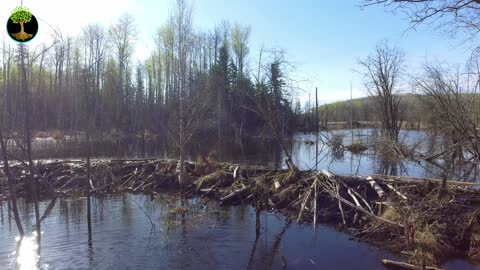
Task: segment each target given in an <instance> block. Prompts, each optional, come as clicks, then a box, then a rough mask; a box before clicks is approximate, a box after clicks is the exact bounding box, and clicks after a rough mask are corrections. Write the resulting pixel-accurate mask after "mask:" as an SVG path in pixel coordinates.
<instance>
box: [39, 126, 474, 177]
mask: <svg viewBox="0 0 480 270" xmlns="http://www.w3.org/2000/svg"><path fill="white" fill-rule="evenodd" d="M377 135H378V134H376V133H375V130H374V129H353V130H332V131H321V132H320V133H319V134H318V136H317V134H315V133H295V134H294V135H293V136H292V137H291V138H290V139H288V140H286V141H285V144H286V147H287V149H288V150H289V151H290V153H291V155H292V159H293V162H294V163H295V164H296V165H297V166H298V167H299V168H300V169H302V170H312V169H319V170H321V169H328V170H330V171H332V172H334V173H336V174H363V175H368V174H386V175H402V176H413V177H429V178H442V177H443V175H444V174H447V175H448V178H449V179H452V180H461V181H468V182H478V181H479V180H478V179H479V177H478V176H479V174H480V166H478V164H475V163H463V164H447V163H446V162H444V161H443V160H441V159H439V160H437V161H436V162H431V163H429V162H426V161H424V160H422V159H417V160H408V159H405V160H402V161H398V162H389V161H386V160H384V159H382V157H381V156H380V155H378V154H377V153H375V152H374V151H373V150H371V149H369V150H367V151H366V152H364V153H357V154H353V153H351V152H349V151H341V152H338V151H336V152H335V151H332V149H331V146H330V145H329V144H328V140H329V139H331V138H332V137H333V136H340V137H341V138H343V145H344V146H348V145H350V144H351V142H352V141H353V142H361V143H363V144H365V145H372V144H374V142H375V140H376V139H377V138H378V137H377ZM214 139H215V138H214ZM214 141H215V140H214ZM214 141H213V142H208V141H206V142H202V143H192V144H191V145H190V152H191V153H194V154H191V155H190V157H189V159H190V160H195V159H196V157H197V155H198V153H201V154H202V155H204V156H207V155H208V154H209V153H211V152H215V155H216V157H217V158H218V159H219V160H220V161H225V162H235V163H240V164H248V165H262V166H269V167H274V168H286V165H285V158H286V156H285V153H284V152H283V151H282V150H281V148H280V147H279V146H278V144H277V143H276V142H275V141H269V140H264V139H259V138H258V139H255V138H253V139H252V138H250V139H248V140H247V139H245V140H244V141H243V143H242V144H238V143H233V142H232V143H229V144H226V145H224V146H223V147H222V148H221V149H219V148H218V147H217V145H216V144H215V142H214ZM400 141H401V142H402V144H404V145H406V146H409V147H415V150H416V151H417V152H418V153H422V154H428V153H439V152H441V150H442V149H443V148H442V147H443V145H442V138H441V136H439V135H435V134H430V133H428V132H426V131H417V130H402V131H401V133H400ZM316 142H318V143H316ZM34 145H35V147H34V148H35V152H36V153H35V155H36V157H37V158H79V157H84V156H85V155H86V153H85V149H86V148H85V145H84V144H82V143H80V142H75V141H69V142H68V141H67V142H62V141H55V140H53V139H51V140H50V139H36V141H35V143H34ZM92 151H93V153H92V154H93V156H95V157H97V158H112V157H113V158H136V157H148V158H177V154H176V153H175V149H170V148H169V147H167V146H166V145H165V144H163V143H162V142H146V143H142V142H138V141H133V142H129V141H122V142H115V143H114V142H107V141H98V142H93V147H92ZM446 171H448V172H447V173H446Z"/></svg>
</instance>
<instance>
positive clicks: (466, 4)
mask: <svg viewBox="0 0 480 270" xmlns="http://www.w3.org/2000/svg"><path fill="white" fill-rule="evenodd" d="M371 5H384V6H385V7H387V8H389V9H390V10H392V11H402V12H404V13H405V14H406V15H407V17H408V18H409V20H410V23H411V26H412V28H415V27H416V26H418V25H419V24H424V23H430V24H434V25H435V26H436V27H438V28H440V29H443V30H446V31H448V32H450V33H452V34H455V33H457V32H458V30H463V31H464V32H466V33H468V34H470V36H471V38H473V37H475V36H476V35H477V34H478V33H479V32H480V13H479V12H478V11H479V9H480V1H479V0H436V1H435V0H363V4H362V6H364V7H365V6H371Z"/></svg>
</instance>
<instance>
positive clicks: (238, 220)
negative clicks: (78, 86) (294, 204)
mask: <svg viewBox="0 0 480 270" xmlns="http://www.w3.org/2000/svg"><path fill="white" fill-rule="evenodd" d="M49 203H50V202H44V203H42V205H41V213H43V212H44V210H45V209H46V208H47V206H48V204H49ZM20 210H21V216H22V221H23V222H24V226H25V227H26V230H27V232H29V233H27V235H29V236H28V237H26V238H25V239H24V240H23V241H22V243H21V244H20V245H19V242H17V240H18V239H16V237H17V235H18V234H17V230H16V227H15V223H14V221H13V219H11V218H9V217H8V212H7V205H6V203H3V205H2V206H1V212H0V222H1V223H0V239H1V245H0V269H283V267H284V262H286V264H287V267H286V269H384V268H383V267H382V266H381V263H380V262H381V259H383V258H389V259H396V257H395V256H393V255H392V254H389V253H388V252H385V251H382V250H380V249H378V248H375V247H372V246H370V245H368V244H365V243H360V242H357V241H352V240H349V236H348V235H347V234H344V233H341V232H338V231H336V230H335V229H334V228H332V227H330V226H326V225H319V226H317V228H316V229H313V228H312V226H311V225H297V224H295V223H291V224H290V223H288V222H287V221H286V220H285V218H284V217H283V216H282V215H281V214H274V213H262V215H261V217H260V221H261V225H262V226H261V234H260V236H259V237H258V238H256V236H255V211H254V209H253V208H252V207H250V206H236V207H220V206H218V204H217V203H215V202H208V201H202V200H200V199H194V200H185V199H182V198H181V197H180V196H179V195H178V194H163V195H157V196H155V197H154V198H152V197H149V196H145V195H133V194H126V193H125V194H118V195H112V196H109V197H106V198H103V199H94V200H93V209H92V223H93V240H92V242H91V244H89V241H88V237H87V235H88V233H87V225H86V200H85V199H84V198H73V199H58V200H57V201H55V204H54V206H53V208H51V211H50V212H49V214H47V216H46V217H45V219H44V221H43V222H42V241H41V245H40V246H37V244H36V243H35V240H34V239H35V238H34V236H32V233H31V232H32V230H33V220H34V216H33V207H32V205H31V204H27V203H25V202H24V201H20ZM37 254H39V255H38V256H37ZM445 268H446V269H478V268H475V267H474V266H472V265H469V264H468V263H465V262H462V261H461V260H456V261H451V262H449V263H447V264H446V265H445Z"/></svg>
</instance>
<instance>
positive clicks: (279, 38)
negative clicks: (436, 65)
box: [0, 0, 472, 103]
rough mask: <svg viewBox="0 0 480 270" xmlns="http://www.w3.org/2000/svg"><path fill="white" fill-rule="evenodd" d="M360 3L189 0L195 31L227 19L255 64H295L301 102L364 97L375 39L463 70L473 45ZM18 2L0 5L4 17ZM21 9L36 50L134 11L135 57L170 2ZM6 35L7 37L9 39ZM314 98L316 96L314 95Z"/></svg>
mask: <svg viewBox="0 0 480 270" xmlns="http://www.w3.org/2000/svg"><path fill="white" fill-rule="evenodd" d="M360 1H361V0H342V1H326V0H192V4H193V23H194V26H195V29H196V30H204V31H207V30H210V29H213V27H214V26H215V25H216V24H218V23H220V22H221V21H222V20H228V21H230V22H231V23H234V22H238V23H240V24H244V25H250V26H251V28H252V32H251V37H250V48H251V52H250V59H251V63H252V64H254V63H255V62H256V59H257V58H258V53H259V50H260V48H261V47H262V46H263V47H265V48H266V49H269V48H281V49H284V50H285V51H286V52H287V59H288V60H290V61H291V62H292V63H294V64H295V66H296V71H295V72H294V73H292V74H290V77H292V78H293V79H295V80H297V81H299V82H300V83H299V86H300V87H301V88H303V89H304V91H299V95H300V96H301V98H302V101H305V100H306V99H307V98H308V93H311V94H313V93H314V89H315V87H318V89H319V99H320V102H321V103H324V102H329V101H334V100H343V99H348V98H349V97H350V82H352V85H353V96H354V97H361V96H365V91H364V90H363V87H362V82H361V78H360V76H359V75H358V74H357V73H355V72H354V71H353V69H355V68H356V67H357V66H356V62H357V60H358V59H359V58H365V57H366V56H367V55H368V54H369V53H370V52H371V51H372V50H373V49H374V47H375V45H376V44H377V43H378V42H381V41H384V40H389V42H390V44H393V45H396V46H398V47H400V48H402V49H403V50H404V51H405V53H406V60H407V65H408V67H409V71H410V72H412V73H415V72H419V71H420V68H421V65H422V64H423V63H424V62H425V61H426V60H428V61H440V62H446V63H449V64H453V65H460V66H463V64H464V63H465V61H466V59H467V57H468V55H469V51H470V50H471V46H472V45H471V44H465V43H463V42H462V40H463V39H462V36H461V35H460V36H458V37H457V38H456V39H452V38H450V37H446V36H443V35H442V34H441V33H440V32H438V31H435V30H434V29H433V27H430V26H422V27H419V28H418V29H417V30H416V31H413V30H408V28H409V24H408V21H407V20H405V18H404V17H403V16H402V14H396V15H394V14H392V13H390V12H387V11H385V9H384V8H383V7H369V8H365V9H361V8H360V7H359V4H360ZM19 3H20V1H11V0H10V1H2V2H0V16H1V17H4V18H5V21H6V20H7V18H8V16H9V12H10V11H11V10H12V9H13V8H14V7H15V6H17V5H19ZM23 3H24V6H27V7H29V8H30V10H31V11H32V13H33V14H34V15H35V16H36V17H37V18H39V19H40V31H39V34H38V36H37V38H36V40H34V41H32V42H31V46H36V45H38V44H39V43H40V42H41V41H48V39H50V38H51V35H50V33H49V28H50V27H49V26H48V25H46V24H45V23H43V22H42V20H43V21H45V22H48V24H50V25H52V26H55V27H58V28H60V29H61V30H62V33H64V35H76V34H78V33H79V32H80V30H81V28H82V27H83V26H85V25H86V24H88V23H101V24H104V25H106V26H108V25H110V24H112V23H114V22H115V21H116V20H117V19H118V17H119V16H120V15H121V14H122V13H124V12H129V13H131V14H132V15H133V16H134V17H135V18H136V23H137V26H138V29H139V39H138V41H137V53H136V57H138V58H140V59H142V58H145V57H146V56H147V55H148V54H149V51H150V50H151V48H152V47H153V38H152V36H153V34H154V32H155V30H156V29H157V28H158V27H159V26H160V25H161V24H163V23H164V22H165V21H166V19H167V17H168V13H169V10H170V9H171V8H172V6H173V1H172V0H101V1H100V0H83V1H65V0H42V1H37V0H24V1H23ZM4 36H5V35H4ZM312 97H313V95H312Z"/></svg>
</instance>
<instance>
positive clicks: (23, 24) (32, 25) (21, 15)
mask: <svg viewBox="0 0 480 270" xmlns="http://www.w3.org/2000/svg"><path fill="white" fill-rule="evenodd" d="M7 32H8V35H9V36H10V37H11V38H12V39H14V40H15V41H18V42H21V43H24V42H28V41H30V40H32V39H33V38H34V37H35V36H36V35H37V32H38V21H37V19H36V18H35V16H33V14H32V13H31V12H30V10H29V9H28V8H26V7H17V8H15V9H14V10H13V11H12V14H11V15H10V18H8V21H7Z"/></svg>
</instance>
